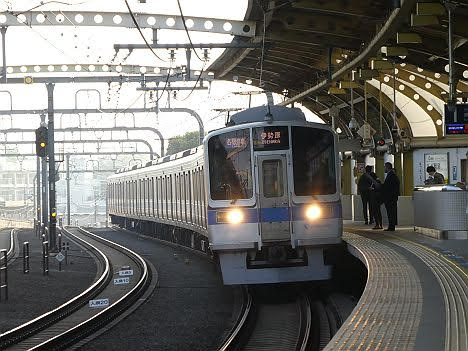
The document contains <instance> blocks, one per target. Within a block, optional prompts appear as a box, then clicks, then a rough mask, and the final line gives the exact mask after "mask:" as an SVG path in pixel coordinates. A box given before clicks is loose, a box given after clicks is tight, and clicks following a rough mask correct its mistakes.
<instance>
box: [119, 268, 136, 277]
mask: <svg viewBox="0 0 468 351" xmlns="http://www.w3.org/2000/svg"><path fill="white" fill-rule="evenodd" d="M129 275H133V269H125V270H121V271H119V276H121V277H128V276H129Z"/></svg>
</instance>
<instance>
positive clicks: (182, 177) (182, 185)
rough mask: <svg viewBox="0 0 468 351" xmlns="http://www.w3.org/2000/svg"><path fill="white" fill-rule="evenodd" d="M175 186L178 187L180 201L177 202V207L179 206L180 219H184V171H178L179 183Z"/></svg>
mask: <svg viewBox="0 0 468 351" xmlns="http://www.w3.org/2000/svg"><path fill="white" fill-rule="evenodd" d="M177 186H178V187H179V189H180V195H181V196H180V203H179V208H180V220H181V221H183V220H184V216H185V213H184V201H185V194H184V173H180V175H179V184H177Z"/></svg>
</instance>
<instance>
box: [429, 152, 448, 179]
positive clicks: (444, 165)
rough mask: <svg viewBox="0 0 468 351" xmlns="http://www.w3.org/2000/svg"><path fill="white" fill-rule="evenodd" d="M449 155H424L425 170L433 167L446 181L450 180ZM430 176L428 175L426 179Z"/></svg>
mask: <svg viewBox="0 0 468 351" xmlns="http://www.w3.org/2000/svg"><path fill="white" fill-rule="evenodd" d="M448 161H449V160H448V153H444V154H424V170H425V169H426V168H427V167H428V166H433V167H434V168H435V169H436V171H437V172H439V173H441V174H442V175H443V176H444V178H445V180H446V181H447V180H448V179H449V164H448ZM427 177H428V174H427V173H426V178H427Z"/></svg>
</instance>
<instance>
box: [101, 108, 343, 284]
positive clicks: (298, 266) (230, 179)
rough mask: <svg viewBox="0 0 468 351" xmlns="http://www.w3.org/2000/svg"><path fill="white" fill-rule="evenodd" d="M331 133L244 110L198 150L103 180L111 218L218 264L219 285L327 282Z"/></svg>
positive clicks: (299, 119)
mask: <svg viewBox="0 0 468 351" xmlns="http://www.w3.org/2000/svg"><path fill="white" fill-rule="evenodd" d="M336 145H337V136H336V134H335V133H334V132H333V131H332V130H331V129H330V128H329V127H328V126H327V125H325V124H319V123H310V122H307V121H306V119H305V116H304V114H303V113H302V112H301V111H300V110H299V109H294V108H286V107H280V106H260V107H255V108H250V109H247V110H245V111H242V112H239V113H236V114H234V115H233V116H231V119H230V121H229V122H228V124H227V126H226V127H225V128H221V129H219V130H215V131H212V132H211V133H209V134H208V135H207V136H206V137H205V139H204V142H203V145H200V146H199V147H196V148H193V149H191V150H186V151H184V152H180V153H178V154H174V155H170V156H165V157H163V158H160V159H158V160H155V161H151V162H148V163H147V164H146V165H144V166H133V167H132V168H126V169H123V170H118V171H117V172H116V174H114V175H112V176H111V177H109V178H108V192H107V193H108V208H109V215H110V217H111V221H112V223H114V224H117V225H119V226H121V227H124V228H128V229H131V230H136V231H140V232H143V233H145V234H149V235H152V236H154V237H156V238H159V239H162V240H167V241H171V242H174V243H177V244H180V245H185V246H188V247H191V248H193V249H197V250H200V251H203V252H206V253H210V254H213V255H214V256H215V257H216V258H217V259H219V265H220V268H221V273H222V277H223V281H224V283H225V284H261V283H280V282H293V281H310V280H324V279H330V278H331V272H332V266H331V265H330V264H328V263H329V262H327V252H328V251H329V250H330V249H333V248H335V247H336V246H338V245H340V243H341V235H342V226H343V224H342V213H341V212H342V210H341V201H340V190H339V189H340V187H339V184H340V182H339V178H340V175H339V170H340V167H339V157H338V153H337V148H336Z"/></svg>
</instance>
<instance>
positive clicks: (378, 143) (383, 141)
mask: <svg viewBox="0 0 468 351" xmlns="http://www.w3.org/2000/svg"><path fill="white" fill-rule="evenodd" d="M377 145H379V146H384V145H385V139H379V140H378V141H377Z"/></svg>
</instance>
